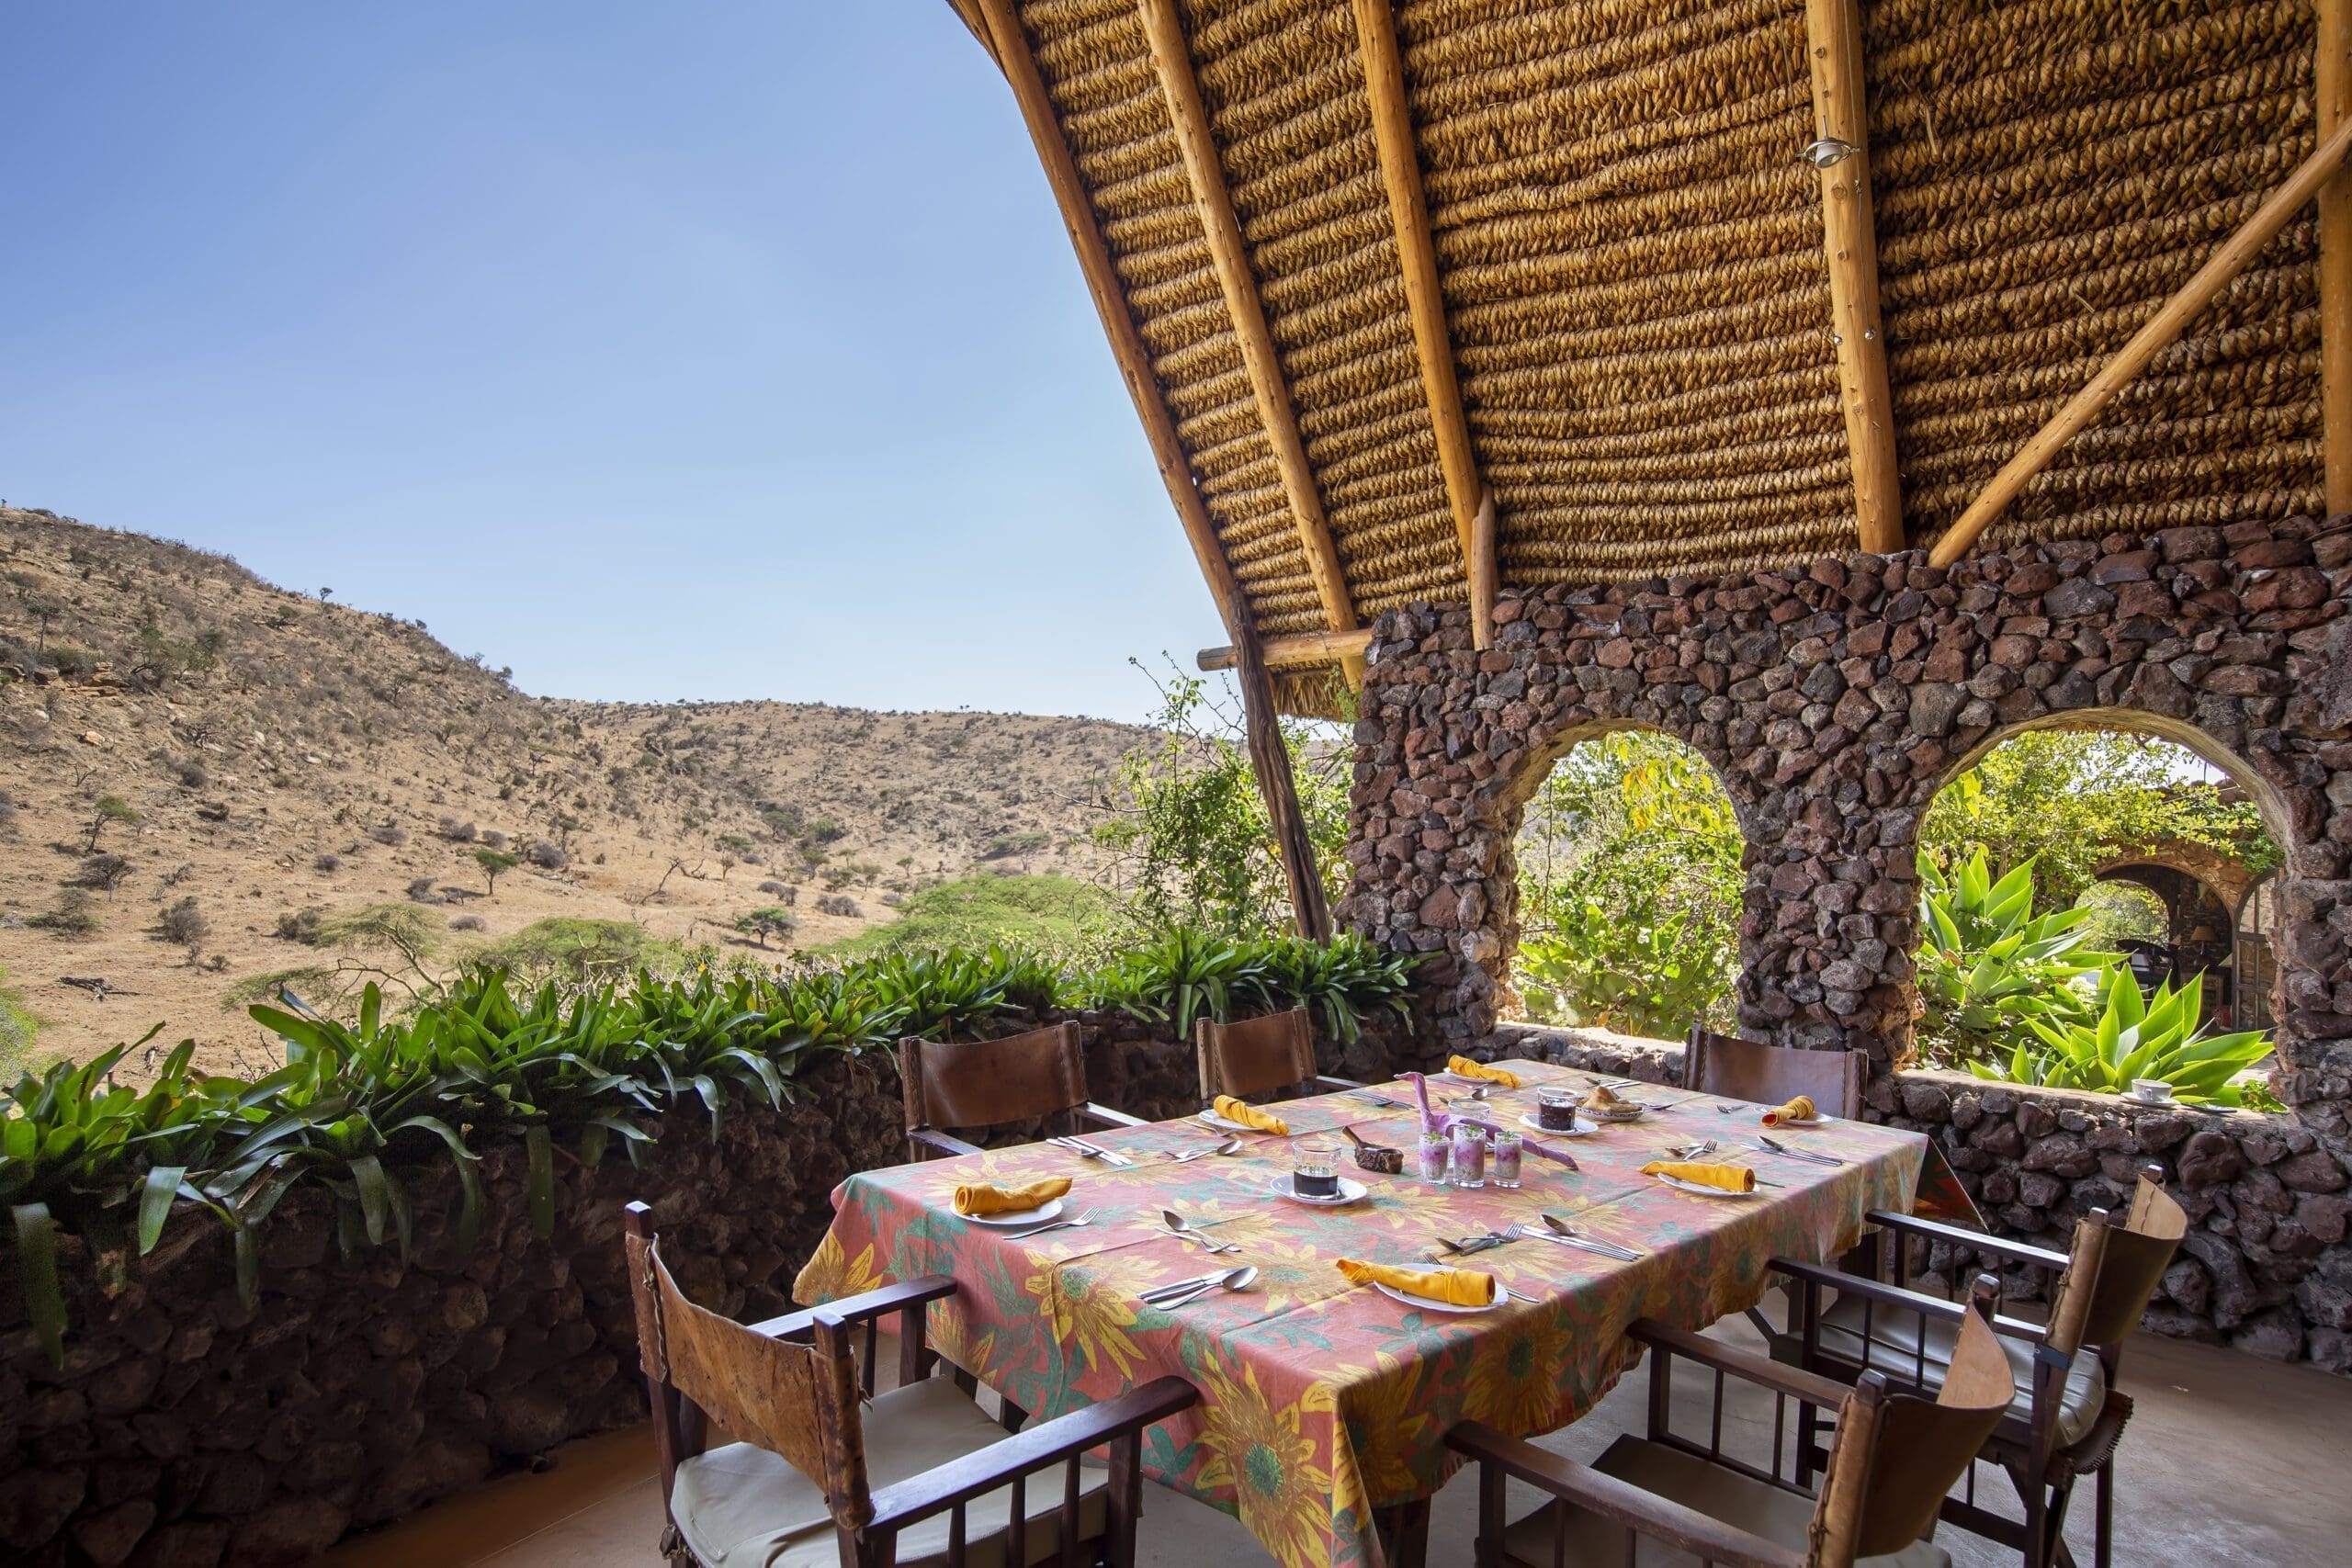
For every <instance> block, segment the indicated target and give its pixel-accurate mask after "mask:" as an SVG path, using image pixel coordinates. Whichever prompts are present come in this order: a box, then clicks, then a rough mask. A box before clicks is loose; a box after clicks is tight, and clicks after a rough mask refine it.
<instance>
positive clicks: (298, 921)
mask: <svg viewBox="0 0 2352 1568" xmlns="http://www.w3.org/2000/svg"><path fill="white" fill-rule="evenodd" d="M324 914H325V911H324V910H322V909H297V910H295V911H293V912H292V913H290V914H284V915H280V916H278V917H277V930H276V934H277V937H278V938H279V939H280V940H281V941H285V942H300V943H301V944H302V945H303V946H305V947H316V946H318V945H319V941H320V938H319V922H320V920H321V919H322V918H323V916H324Z"/></svg>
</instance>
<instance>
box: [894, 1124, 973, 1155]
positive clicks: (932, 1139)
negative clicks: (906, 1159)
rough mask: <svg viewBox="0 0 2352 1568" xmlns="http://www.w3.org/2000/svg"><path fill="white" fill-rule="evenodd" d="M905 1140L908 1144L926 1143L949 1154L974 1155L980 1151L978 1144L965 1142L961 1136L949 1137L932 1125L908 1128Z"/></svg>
mask: <svg viewBox="0 0 2352 1568" xmlns="http://www.w3.org/2000/svg"><path fill="white" fill-rule="evenodd" d="M907 1142H909V1143H910V1144H928V1145H931V1146H932V1147H933V1148H934V1149H937V1150H938V1151H939V1152H940V1153H942V1154H944V1155H947V1156H957V1155H976V1154H978V1153H979V1152H980V1148H979V1145H978V1144H967V1143H966V1142H965V1141H964V1140H963V1139H961V1138H951V1137H949V1136H948V1135H947V1134H944V1133H943V1132H940V1131H939V1130H938V1129H937V1128H934V1127H910V1128H908V1129H907Z"/></svg>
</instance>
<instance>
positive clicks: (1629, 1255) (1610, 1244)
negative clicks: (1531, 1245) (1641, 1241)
mask: <svg viewBox="0 0 2352 1568" xmlns="http://www.w3.org/2000/svg"><path fill="white" fill-rule="evenodd" d="M1546 1218H1547V1219H1550V1220H1551V1221H1552V1223H1553V1224H1556V1225H1558V1226H1559V1228H1558V1229H1557V1230H1549V1229H1546V1230H1531V1229H1529V1228H1528V1227H1527V1226H1525V1225H1513V1226H1512V1227H1511V1228H1512V1229H1513V1230H1516V1231H1517V1232H1519V1234H1520V1235H1522V1236H1533V1237H1535V1238H1536V1239H1537V1240H1539V1241H1556V1242H1558V1243H1559V1244H1560V1245H1561V1246H1562V1247H1581V1248H1582V1249H1583V1250H1585V1251H1587V1252H1597V1253H1599V1254H1600V1256H1601V1257H1603V1258H1617V1259H1618V1260H1620V1261H1621V1262H1625V1263H1639V1262H1640V1261H1641V1260H1642V1257H1643V1255H1642V1254H1641V1253H1639V1252H1636V1251H1635V1250H1634V1248H1632V1247H1627V1246H1625V1245H1623V1243H1622V1242H1614V1241H1602V1240H1600V1239H1599V1238H1598V1237H1595V1236H1589V1235H1577V1232H1576V1231H1575V1229H1574V1228H1573V1227H1572V1226H1570V1225H1569V1224H1568V1222H1567V1221H1566V1220H1562V1219H1558V1218H1556V1217H1555V1216H1549V1215H1547V1216H1546Z"/></svg>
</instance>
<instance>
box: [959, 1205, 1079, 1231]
mask: <svg viewBox="0 0 2352 1568" xmlns="http://www.w3.org/2000/svg"><path fill="white" fill-rule="evenodd" d="M1061 1213H1062V1201H1061V1200H1060V1199H1058V1198H1048V1199H1046V1201H1044V1202H1042V1203H1040V1204H1038V1205H1037V1206H1036V1207H1035V1208H1034V1209H1012V1210H1008V1211H1007V1212H1006V1213H1001V1214H988V1215H980V1214H970V1215H967V1216H966V1218H967V1219H968V1220H969V1221H970V1222H971V1223H972V1224H976V1225H989V1226H994V1227H999V1228H1001V1229H1004V1230H1016V1231H1017V1230H1019V1229H1020V1228H1021V1227H1022V1226H1023V1225H1042V1224H1046V1222H1047V1221H1049V1220H1057V1219H1059V1218H1061Z"/></svg>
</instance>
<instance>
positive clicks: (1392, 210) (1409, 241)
mask: <svg viewBox="0 0 2352 1568" xmlns="http://www.w3.org/2000/svg"><path fill="white" fill-rule="evenodd" d="M1355 12H1356V37H1357V39H1358V40H1359V42H1360V43H1361V45H1362V47H1363V72H1364V80H1365V83H1366V85H1368V86H1369V87H1370V89H1371V93H1372V135H1373V142H1374V146H1375V147H1377V148H1378V149H1379V153H1380V183H1381V185H1382V186H1385V188H1386V190H1387V192H1388V220H1389V223H1390V225H1391V226H1392V227H1393V228H1394V229H1395V230H1396V231H1397V265H1398V266H1399V267H1400V268H1401V269H1402V270H1403V272H1404V276H1405V305H1406V309H1407V310H1408V313H1409V314H1410V315H1411V317H1412V320H1413V346H1414V347H1415V349H1416V350H1418V351H1419V356H1420V364H1421V392H1422V395H1423V396H1424V397H1425V398H1427V399H1428V400H1429V405H1430V428H1431V429H1432V430H1433V431H1435V433H1436V434H1437V461H1438V468H1440V470H1441V471H1442V472H1443V473H1444V475H1445V495H1446V500H1447V502H1449V503H1450V504H1451V505H1452V507H1453V530H1454V533H1455V535H1456V536H1457V537H1458V538H1459V539H1460V540H1461V544H1462V564H1463V575H1464V576H1465V577H1467V578H1469V579H1470V580H1471V581H1473V582H1474V583H1475V582H1476V580H1477V568H1476V564H1475V562H1476V551H1475V549H1474V548H1473V540H1472V533H1473V530H1474V528H1475V526H1476V515H1477V510H1478V506H1479V502H1480V499H1481V492H1482V491H1484V489H1485V486H1484V485H1483V484H1482V483H1481V482H1480V480H1479V478H1478V459H1477V457H1476V454H1475V453H1474V452H1473V451H1472V450H1471V447H1470V422H1469V419H1468V418H1467V416H1465V415H1464V412H1463V410H1462V384H1461V380H1460V378H1458V377H1457V376H1456V375H1455V374H1454V366H1453V334H1452V333H1449V332H1448V331H1447V330H1446V324H1445V296H1444V294H1443V293H1442V292H1441V290H1440V289H1439V287H1438V276H1437V246H1436V243H1435V242H1434V241H1433V240H1432V239H1431V238H1430V211H1429V201H1428V197H1426V195H1425V194H1424V193H1423V191H1422V189H1421V157H1420V151H1419V142H1418V141H1416V139H1415V137H1414V135H1413V111H1412V106H1411V105H1410V104H1409V103H1408V102H1407V101H1406V97H1405V62H1404V57H1403V55H1402V53H1401V52H1400V51H1398V49H1397V17H1396V15H1395V13H1394V11H1393V10H1392V9H1391V8H1390V6H1389V0H1355ZM1487 499H1488V500H1489V502H1491V498H1490V497H1489V498H1487ZM1472 597H1473V601H1474V604H1475V601H1476V592H1475V590H1474V592H1473V595H1472ZM1490 602H1491V601H1490ZM1493 629H1494V628H1493V626H1491V625H1489V624H1486V623H1482V622H1481V621H1480V620H1479V619H1478V617H1477V616H1476V614H1475V613H1474V614H1473V615H1472V617H1471V631H1472V637H1473V640H1474V642H1475V644H1476V646H1477V647H1479V648H1482V649H1483V648H1485V647H1486V646H1487V641H1488V639H1489V637H1490V635H1491V633H1492V632H1493Z"/></svg>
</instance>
